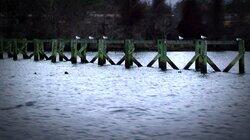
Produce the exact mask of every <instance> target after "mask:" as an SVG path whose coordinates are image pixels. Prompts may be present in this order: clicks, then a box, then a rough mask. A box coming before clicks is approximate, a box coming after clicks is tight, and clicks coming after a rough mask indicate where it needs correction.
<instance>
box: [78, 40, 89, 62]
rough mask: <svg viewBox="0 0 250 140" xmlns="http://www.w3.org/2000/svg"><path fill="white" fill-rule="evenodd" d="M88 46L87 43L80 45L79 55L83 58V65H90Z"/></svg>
mask: <svg viewBox="0 0 250 140" xmlns="http://www.w3.org/2000/svg"><path fill="white" fill-rule="evenodd" d="M87 46H88V44H87V43H85V42H81V43H80V50H79V55H80V57H81V63H88V62H89V61H88V60H87V58H86V53H87Z"/></svg>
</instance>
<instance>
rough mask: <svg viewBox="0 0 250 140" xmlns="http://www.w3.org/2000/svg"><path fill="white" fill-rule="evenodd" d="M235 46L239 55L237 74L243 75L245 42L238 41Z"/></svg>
mask: <svg viewBox="0 0 250 140" xmlns="http://www.w3.org/2000/svg"><path fill="white" fill-rule="evenodd" d="M237 44H238V47H239V54H240V55H241V58H240V60H239V73H240V74H243V73H245V42H244V40H242V39H240V40H238V41H237Z"/></svg>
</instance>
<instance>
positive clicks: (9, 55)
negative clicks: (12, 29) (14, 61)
mask: <svg viewBox="0 0 250 140" xmlns="http://www.w3.org/2000/svg"><path fill="white" fill-rule="evenodd" d="M11 50H12V41H11V40H9V39H8V40H7V49H6V51H7V55H8V58H11V57H12V56H13V55H12V53H11Z"/></svg>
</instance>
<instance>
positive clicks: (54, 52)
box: [51, 39, 58, 63]
mask: <svg viewBox="0 0 250 140" xmlns="http://www.w3.org/2000/svg"><path fill="white" fill-rule="evenodd" d="M57 46H58V42H57V40H56V39H53V40H52V54H51V62H52V63H56V57H57Z"/></svg>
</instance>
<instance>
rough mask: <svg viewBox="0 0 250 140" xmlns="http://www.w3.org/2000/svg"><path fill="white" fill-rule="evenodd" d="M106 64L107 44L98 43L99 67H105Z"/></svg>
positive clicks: (100, 41) (101, 41)
mask: <svg viewBox="0 0 250 140" xmlns="http://www.w3.org/2000/svg"><path fill="white" fill-rule="evenodd" d="M105 63H106V44H105V42H104V40H99V42H98V65H100V66H103V65H104V64H105Z"/></svg>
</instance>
